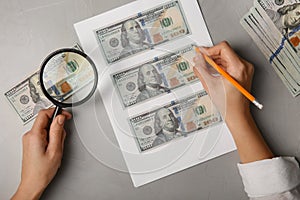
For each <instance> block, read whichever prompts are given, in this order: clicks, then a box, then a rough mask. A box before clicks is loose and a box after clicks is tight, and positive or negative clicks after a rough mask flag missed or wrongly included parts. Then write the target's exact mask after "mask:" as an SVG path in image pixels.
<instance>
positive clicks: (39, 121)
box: [31, 108, 54, 133]
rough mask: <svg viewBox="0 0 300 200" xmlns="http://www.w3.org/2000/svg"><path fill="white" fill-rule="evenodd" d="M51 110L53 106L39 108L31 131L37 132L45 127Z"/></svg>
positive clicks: (52, 110)
mask: <svg viewBox="0 0 300 200" xmlns="http://www.w3.org/2000/svg"><path fill="white" fill-rule="evenodd" d="M53 112H54V108H50V109H43V110H40V111H39V113H38V116H37V117H36V119H35V121H34V124H33V126H32V129H31V130H33V131H32V132H35V133H39V132H41V131H42V130H44V129H46V128H47V126H48V122H49V119H50V118H51V116H52V114H53Z"/></svg>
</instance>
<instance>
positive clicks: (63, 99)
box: [40, 49, 98, 123]
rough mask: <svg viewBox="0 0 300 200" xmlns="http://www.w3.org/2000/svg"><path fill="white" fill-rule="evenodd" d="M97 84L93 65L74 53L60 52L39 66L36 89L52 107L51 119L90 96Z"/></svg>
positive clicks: (77, 51)
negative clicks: (53, 109)
mask: <svg viewBox="0 0 300 200" xmlns="http://www.w3.org/2000/svg"><path fill="white" fill-rule="evenodd" d="M97 83H98V74H97V69H96V67H95V64H94V62H93V61H92V60H91V59H90V58H89V57H88V56H87V55H86V54H85V53H83V52H81V51H79V50H76V49H60V50H57V51H55V52H53V53H51V54H50V55H49V56H48V57H47V58H46V59H45V60H44V62H43V63H42V66H41V70H40V85H41V88H42V91H43V93H44V94H45V96H46V97H47V98H48V99H49V100H50V101H51V102H52V103H53V104H54V105H56V109H55V111H54V114H53V117H52V119H51V121H50V123H51V122H52V120H53V119H54V118H55V117H56V115H58V114H60V113H61V111H62V108H63V107H71V106H77V105H80V104H82V103H84V102H86V101H87V100H88V99H90V97H92V96H93V94H94V92H95V90H96V87H97Z"/></svg>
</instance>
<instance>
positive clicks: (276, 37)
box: [240, 0, 300, 97]
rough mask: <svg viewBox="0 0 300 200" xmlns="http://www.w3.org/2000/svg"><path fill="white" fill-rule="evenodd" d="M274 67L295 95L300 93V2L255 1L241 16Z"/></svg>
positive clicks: (280, 0) (287, 0) (246, 28)
mask: <svg viewBox="0 0 300 200" xmlns="http://www.w3.org/2000/svg"><path fill="white" fill-rule="evenodd" d="M240 23H241V25H242V26H243V27H244V29H245V30H246V31H247V32H248V34H249V35H250V36H251V37H252V39H253V40H254V42H255V43H256V45H257V46H258V47H259V49H260V50H261V52H262V53H263V54H264V56H265V57H266V58H267V59H268V61H269V63H270V64H271V65H272V66H273V68H274V70H275V71H276V73H277V74H278V76H279V77H280V79H281V80H282V81H283V83H284V84H285V85H286V87H287V88H288V89H289V91H290V92H291V94H292V95H293V96H294V97H295V96H297V95H298V94H299V93H300V57H299V56H300V1H299V0H254V6H253V7H252V8H251V9H250V10H249V12H248V13H247V14H246V15H245V16H244V17H243V18H242V19H241V21H240Z"/></svg>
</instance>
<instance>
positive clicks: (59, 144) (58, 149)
mask: <svg viewBox="0 0 300 200" xmlns="http://www.w3.org/2000/svg"><path fill="white" fill-rule="evenodd" d="M65 120H66V116H65V115H58V116H57V117H56V118H55V119H54V120H53V122H52V124H51V126H50V130H49V144H48V151H49V152H51V153H62V149H63V139H64V134H65V131H64V123H65Z"/></svg>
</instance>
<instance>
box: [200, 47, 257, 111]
mask: <svg viewBox="0 0 300 200" xmlns="http://www.w3.org/2000/svg"><path fill="white" fill-rule="evenodd" d="M196 52H197V53H201V52H200V50H199V48H196ZM201 54H202V56H203V57H204V59H205V60H206V62H207V63H208V64H210V65H211V66H212V67H213V68H215V70H217V71H218V72H219V73H220V74H221V75H222V76H223V77H224V78H226V79H227V80H228V81H229V82H230V83H232V85H233V86H234V87H235V88H236V89H238V90H239V91H240V92H241V93H242V94H243V95H244V96H245V97H246V98H247V99H249V100H250V101H251V102H252V103H253V104H254V105H255V106H256V107H258V108H259V109H262V108H263V105H262V104H260V103H259V102H258V101H257V100H256V99H255V97H254V96H252V95H251V94H250V93H249V92H248V91H247V90H246V89H245V88H243V87H242V86H241V85H240V84H239V83H238V82H237V81H236V80H234V79H233V78H232V77H231V76H230V75H229V74H228V73H227V72H225V71H224V70H223V69H222V67H220V66H219V65H217V63H215V61H213V60H212V59H211V58H210V57H208V56H207V55H205V54H203V53H201Z"/></svg>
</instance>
